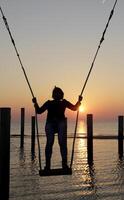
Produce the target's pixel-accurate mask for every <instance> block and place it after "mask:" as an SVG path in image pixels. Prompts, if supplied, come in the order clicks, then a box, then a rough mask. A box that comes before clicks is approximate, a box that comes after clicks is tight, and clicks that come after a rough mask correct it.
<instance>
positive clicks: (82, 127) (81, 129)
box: [77, 120, 86, 136]
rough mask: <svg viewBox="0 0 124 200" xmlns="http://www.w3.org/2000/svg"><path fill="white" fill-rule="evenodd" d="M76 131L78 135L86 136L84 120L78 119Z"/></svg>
mask: <svg viewBox="0 0 124 200" xmlns="http://www.w3.org/2000/svg"><path fill="white" fill-rule="evenodd" d="M77 132H78V133H79V135H80V136H86V123H85V120H79V122H78V128H77Z"/></svg>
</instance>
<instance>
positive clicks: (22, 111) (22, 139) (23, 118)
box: [20, 108, 25, 148]
mask: <svg viewBox="0 0 124 200" xmlns="http://www.w3.org/2000/svg"><path fill="white" fill-rule="evenodd" d="M24 123H25V109H24V108H21V141H20V147H21V148H23V147H24Z"/></svg>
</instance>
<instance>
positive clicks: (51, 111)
mask: <svg viewBox="0 0 124 200" xmlns="http://www.w3.org/2000/svg"><path fill="white" fill-rule="evenodd" d="M52 98H53V100H48V101H46V102H45V103H44V104H43V105H42V106H41V107H39V105H38V103H37V99H36V98H33V99H32V101H33V103H34V107H35V109H36V112H37V114H41V113H43V112H45V111H46V110H47V112H48V113H47V120H46V125H45V132H46V138H47V141H46V148H45V157H46V166H45V168H44V170H46V171H49V170H50V167H51V156H52V147H53V144H54V135H55V133H58V143H59V146H60V152H61V157H62V168H63V169H64V170H68V169H69V167H68V165H67V120H66V117H65V109H66V108H68V109H70V110H73V111H76V110H78V108H79V106H80V105H81V101H82V97H81V96H79V99H78V101H77V103H76V104H75V105H73V104H72V103H70V102H69V101H67V100H66V99H63V98H64V93H63V91H62V89H60V88H59V87H55V88H54V89H53V92H52Z"/></svg>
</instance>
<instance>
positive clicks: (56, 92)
mask: <svg viewBox="0 0 124 200" xmlns="http://www.w3.org/2000/svg"><path fill="white" fill-rule="evenodd" d="M63 97H64V92H63V91H62V89H61V88H59V87H56V86H55V88H54V89H53V92H52V98H53V99H55V100H61V99H63Z"/></svg>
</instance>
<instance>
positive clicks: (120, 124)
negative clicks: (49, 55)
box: [118, 116, 124, 158]
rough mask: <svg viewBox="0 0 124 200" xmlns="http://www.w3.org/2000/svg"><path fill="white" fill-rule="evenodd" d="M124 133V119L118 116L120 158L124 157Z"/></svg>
mask: <svg viewBox="0 0 124 200" xmlns="http://www.w3.org/2000/svg"><path fill="white" fill-rule="evenodd" d="M123 131H124V117H123V116H118V153H119V157H120V158H122V157H123Z"/></svg>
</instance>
